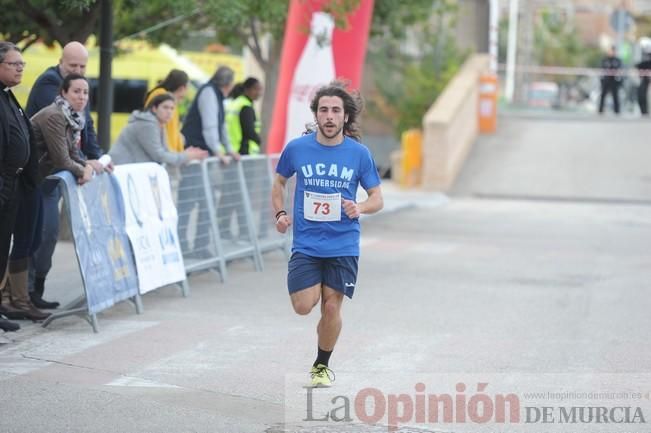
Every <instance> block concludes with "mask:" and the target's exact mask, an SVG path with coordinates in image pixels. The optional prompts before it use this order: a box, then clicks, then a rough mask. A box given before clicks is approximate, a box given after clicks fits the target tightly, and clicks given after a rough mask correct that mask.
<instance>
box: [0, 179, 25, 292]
mask: <svg viewBox="0 0 651 433" xmlns="http://www.w3.org/2000/svg"><path fill="white" fill-rule="evenodd" d="M11 181H12V183H13V184H12V185H7V184H6V183H5V184H4V185H2V188H4V189H5V191H3V196H4V197H6V198H7V201H6V202H5V203H4V204H3V205H2V206H1V207H0V280H2V277H4V275H5V272H6V271H7V263H8V262H9V247H10V245H11V235H12V234H13V232H14V224H15V222H16V214H18V207H19V206H20V198H21V196H22V194H23V193H24V191H25V187H24V186H23V183H22V181H21V180H20V178H15V179H14V178H12V179H11ZM8 190H9V191H8Z"/></svg>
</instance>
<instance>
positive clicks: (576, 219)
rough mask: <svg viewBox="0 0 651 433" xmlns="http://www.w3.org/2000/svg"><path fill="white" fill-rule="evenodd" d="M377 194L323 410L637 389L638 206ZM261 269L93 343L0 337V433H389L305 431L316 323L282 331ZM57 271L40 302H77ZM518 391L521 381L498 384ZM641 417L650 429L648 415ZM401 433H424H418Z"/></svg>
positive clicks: (644, 348) (645, 354)
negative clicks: (479, 383) (612, 386)
mask: <svg viewBox="0 0 651 433" xmlns="http://www.w3.org/2000/svg"><path fill="white" fill-rule="evenodd" d="M515 127H516V129H517V128H520V127H522V125H519V126H518V125H515ZM530 127H535V125H534V126H531V125H527V128H530ZM506 130H507V131H510V130H511V129H509V127H508V126H507V128H506ZM486 145H488V143H481V146H482V147H479V148H478V151H479V152H484V151H485V150H486V149H485V146H486ZM505 145H506V144H505ZM476 157H477V155H473V156H472V158H476ZM488 159H491V158H490V157H489V158H488ZM627 161H631V162H632V163H635V164H637V160H636V158H627ZM539 162H540V164H543V165H545V164H547V166H549V167H551V166H553V165H554V164H552V163H551V162H550V161H539ZM474 163H475V164H476V163H477V161H476V160H475V161H474ZM532 166H536V164H532ZM562 167H566V166H562ZM604 167H605V165H604ZM559 169H560V168H559ZM629 172H630V173H634V170H631V171H629ZM539 175H542V174H539ZM635 176H637V174H635ZM629 180H630V181H631V182H633V183H634V181H633V180H631V179H629ZM467 181H468V182H470V183H471V184H472V181H473V179H467ZM587 181H588V180H586V182H587ZM597 181H598V180H595V182H597ZM626 181H627V180H626V179H624V180H623V182H626ZM512 185H513V184H512ZM639 185H640V188H642V185H643V184H642V183H639ZM388 189H389V191H390V192H391V194H390V196H391V197H390V200H388V201H389V204H390V205H391V207H392V208H393V209H392V210H390V211H387V212H385V213H384V214H381V215H378V216H374V217H370V218H366V219H365V221H364V236H363V253H362V254H363V255H362V259H361V262H360V278H359V284H358V288H357V293H356V295H355V299H354V300H353V301H352V302H347V303H346V305H345V307H344V330H343V333H342V335H341V338H340V342H339V344H338V346H337V349H336V351H335V353H334V354H333V357H332V360H331V365H332V367H333V369H334V370H335V372H336V374H337V379H336V382H335V383H336V387H335V388H334V389H333V390H331V391H329V392H331V393H332V392H334V393H335V394H321V395H320V397H322V396H323V395H328V396H330V395H334V396H337V395H343V396H355V395H357V394H358V393H359V392H360V389H362V387H364V386H366V385H371V386H375V387H378V388H381V389H384V388H382V387H383V386H386V387H392V386H393V387H398V388H397V389H399V390H402V391H403V392H407V393H411V394H414V393H415V391H414V389H413V388H409V389H406V388H404V386H406V385H404V383H408V384H411V385H409V386H413V385H414V384H415V383H417V382H423V383H426V384H427V386H428V389H430V390H434V391H432V392H438V393H442V392H448V393H454V387H453V386H454V383H456V382H458V381H462V382H465V383H468V384H470V385H472V387H473V389H472V390H471V391H472V392H474V388H475V380H476V378H478V377H483V378H484V379H483V380H487V381H490V382H491V387H492V388H491V390H490V392H489V394H491V395H493V392H495V391H496V390H497V389H498V388H499V384H498V382H500V381H501V382H502V385H503V384H504V383H510V384H511V385H512V386H513V387H515V388H509V389H511V390H512V389H517V390H518V391H522V392H524V391H526V390H527V389H529V390H532V389H535V390H538V389H541V387H542V388H543V389H552V390H558V389H560V388H558V387H555V385H556V384H559V383H565V385H566V386H568V385H567V384H568V383H569V384H570V385H571V386H576V387H578V386H580V385H582V384H583V385H586V386H588V388H587V389H589V390H592V391H595V390H603V389H604V388H603V387H604V386H605V385H604V384H605V383H606V382H608V378H609V377H610V376H609V375H612V374H617V376H616V380H615V382H616V385H617V386H620V387H625V388H626V387H632V388H634V389H637V388H639V387H640V386H642V387H643V388H644V387H645V386H646V385H647V384H649V382H648V377H649V376H650V375H649V373H651V371H650V370H651V367H650V366H649V362H648V360H649V359H651V345H649V342H648V329H649V328H650V327H651V315H650V314H649V311H651V299H650V298H649V296H648V284H649V283H648V282H649V281H650V280H651V278H650V277H651V275H650V274H651V272H650V271H649V265H648V264H649V262H650V261H651V253H650V251H649V247H648V245H649V239H651V206H646V205H641V204H638V205H635V204H625V203H616V204H612V203H610V204H609V203H605V202H604V203H600V202H594V203H588V202H580V203H573V202H562V201H561V202H558V201H535V200H534V201H527V200H502V199H482V198H477V197H472V196H470V197H468V196H465V197H464V196H454V197H452V199H451V200H449V201H446V200H442V199H441V196H440V195H436V194H425V193H410V194H408V195H406V196H402V197H397V196H395V192H396V191H395V190H392V189H391V188H390V187H389V188H388ZM485 191H486V190H485ZM487 191H491V190H490V189H488V190H487ZM495 191H498V192H502V191H503V190H498V189H495ZM603 191H604V195H603V196H606V193H608V194H609V196H610V194H615V193H616V192H617V191H616V190H611V189H609V190H603ZM516 192H519V190H518V191H516ZM525 192H527V193H528V192H529V191H525ZM552 192H554V191H545V195H552ZM574 192H575V191H573V192H572V195H573V194H574ZM626 192H627V193H628V192H630V195H625V196H624V195H623V197H625V198H644V197H646V196H645V195H644V194H641V193H640V191H638V190H631V191H628V190H627V191H626ZM618 194H619V193H618ZM618 196H619V195H618ZM396 203H398V204H399V206H396ZM265 265H266V270H265V272H264V273H257V272H255V271H254V270H253V265H252V264H251V263H249V262H246V261H242V262H236V263H233V264H232V265H231V272H230V279H229V280H228V282H227V283H226V284H221V283H219V282H218V279H217V278H216V277H215V276H214V275H211V274H201V275H197V276H194V277H193V278H192V279H191V285H192V295H191V297H189V298H186V299H183V298H181V297H180V295H179V292H178V290H177V289H175V288H173V287H166V288H163V289H160V290H158V291H156V292H154V293H150V294H147V295H146V296H145V297H144V299H143V301H144V305H145V313H144V314H142V315H136V314H135V312H134V310H133V307H132V306H131V305H129V304H128V303H123V304H120V305H118V306H116V307H114V308H113V309H111V310H109V311H107V312H106V313H103V314H101V315H100V328H101V332H100V333H99V334H93V333H92V332H91V330H90V327H89V326H88V325H87V324H86V323H85V322H83V321H82V320H80V319H78V318H74V317H73V318H67V319H63V320H61V321H58V322H56V323H54V324H53V325H52V326H51V327H50V328H48V329H45V330H43V329H41V328H40V327H37V326H33V325H29V324H27V325H26V326H25V330H24V331H22V332H20V333H17V334H5V336H4V338H5V339H7V338H9V339H11V341H10V342H9V343H7V344H3V345H2V346H0V390H1V392H0V431H1V432H3V433H4V432H7V433H9V432H32V433H36V432H84V433H90V432H151V433H155V432H161V433H163V432H165V433H168V432H269V433H280V432H290V431H292V432H293V431H304V432H308V431H322V432H326V431H338V432H343V431H359V432H366V431H387V428H386V427H385V426H384V424H386V422H387V420H386V419H381V420H379V421H378V425H376V426H368V425H363V424H359V423H358V422H359V418H355V416H354V415H356V414H357V413H356V412H355V410H351V419H352V421H350V422H342V423H334V422H332V421H330V422H323V423H321V424H325V427H316V426H315V425H316V424H319V423H314V422H312V421H305V419H306V416H305V410H306V407H305V405H306V404H307V403H306V402H307V400H306V398H307V397H306V391H305V390H304V389H303V388H301V385H302V384H303V383H305V381H306V380H307V375H306V373H305V372H306V371H307V369H308V367H309V365H310V364H311V362H312V360H313V358H314V356H315V351H316V347H315V326H316V322H317V320H318V317H317V315H316V314H312V315H310V316H308V317H298V316H296V315H294V314H293V313H292V311H291V307H290V305H289V302H288V299H287V294H286V290H285V288H284V278H285V271H286V263H285V258H284V256H283V255H282V254H277V253H272V254H269V255H267V256H265ZM57 266H58V267H59V269H61V273H60V274H59V275H58V276H57V277H56V278H55V279H54V281H53V285H54V287H53V289H52V290H53V292H52V293H53V295H52V297H57V298H59V299H72V298H74V296H75V295H76V293H75V291H76V290H78V289H77V286H76V283H75V278H77V277H76V276H75V274H74V266H75V263H74V258H73V256H72V252H71V250H70V248H69V245H68V246H66V245H63V246H62V248H60V249H59V251H58V253H57ZM64 269H68V270H69V271H70V273H69V274H68V275H67V276H65V275H63V270H64ZM515 374H521V375H524V376H526V377H528V379H527V380H525V379H522V380H523V382H517V381H516V382H513V379H512V378H511V379H505V375H509V376H508V377H512V375H515ZM447 382H450V383H452V385H450V386H452V387H448V385H449V384H447ZM525 382H526V383H534V382H535V383H536V385H535V387H533V385H531V386H532V388H527V386H529V385H523V384H524V383H525ZM401 387H402V388H401ZM636 387H637V388H636ZM387 389H389V388H387ZM391 389H394V388H391ZM562 389H567V388H562ZM570 389H574V388H570ZM620 390H621V389H620ZM647 391H651V387H648V389H647ZM470 395H472V393H471V392H469V393H468V396H470ZM318 397H319V396H318ZM315 398H316V397H315ZM352 398H353V397H351V401H352ZM521 398H522V399H523V400H524V399H525V397H524V394H521ZM342 401H343V400H340V401H339V403H341V402H342ZM326 403H328V402H326ZM646 403H647V404H648V400H646ZM601 404H605V403H601ZM638 404H639V405H642V403H638ZM627 405H629V406H631V405H632V404H631V403H630V402H629V403H628V404H627ZM644 410H646V411H647V421H648V420H650V419H651V409H649V408H648V405H647V406H645V407H644ZM315 414H316V412H315ZM342 414H344V412H339V415H340V416H343V415H342ZM315 417H316V415H315ZM405 424H406V425H411V426H412V427H413V429H412V430H410V431H416V429H417V428H423V427H424V425H423V424H422V423H418V422H417V421H416V420H415V418H412V419H411V421H407V422H404V423H401V425H405ZM610 426H612V425H609V427H610ZM429 427H430V428H431V429H432V430H433V431H465V430H464V428H465V427H468V426H466V425H459V424H458V423H457V424H450V423H448V424H437V425H434V426H431V425H430V426H429ZM471 427H475V426H471ZM491 427H493V426H491ZM545 427H549V426H545ZM556 427H557V430H554V431H567V430H566V429H564V428H563V426H556ZM574 427H576V428H574ZM624 427H626V428H627V429H628V431H640V432H641V431H643V430H635V429H634V428H633V427H635V426H633V427H631V426H629V425H625V426H624ZM624 427H622V426H617V428H624ZM599 428H600V426H595V425H587V426H586V425H582V426H573V430H572V431H590V432H593V431H601V430H600V429H599ZM552 430H553V429H551V428H548V429H546V430H545V429H542V430H541V429H539V430H535V431H552ZM399 431H407V428H406V427H404V428H402V429H401V430H399ZM419 431H423V430H419ZM473 431H477V429H475V430H473ZM492 431H497V429H495V428H493V430H492ZM523 431H534V430H523ZM609 431H611V432H612V431H623V430H615V429H614V428H611V430H609Z"/></svg>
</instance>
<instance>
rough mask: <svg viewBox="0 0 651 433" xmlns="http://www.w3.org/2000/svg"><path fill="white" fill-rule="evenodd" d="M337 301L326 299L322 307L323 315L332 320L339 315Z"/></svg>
mask: <svg viewBox="0 0 651 433" xmlns="http://www.w3.org/2000/svg"><path fill="white" fill-rule="evenodd" d="M339 305H340V304H339V301H338V300H336V299H327V300H326V301H325V304H324V305H323V315H324V316H326V317H329V318H334V317H337V316H338V315H339Z"/></svg>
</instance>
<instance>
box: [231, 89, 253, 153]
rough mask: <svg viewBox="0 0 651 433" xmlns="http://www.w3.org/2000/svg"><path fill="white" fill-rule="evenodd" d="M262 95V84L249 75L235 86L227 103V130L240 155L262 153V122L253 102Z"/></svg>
mask: <svg viewBox="0 0 651 433" xmlns="http://www.w3.org/2000/svg"><path fill="white" fill-rule="evenodd" d="M261 95H262V84H261V83H260V81H259V80H258V79H257V78H253V77H249V78H247V79H246V80H244V82H243V83H238V84H236V85H235V87H233V90H231V93H230V94H229V95H228V97H229V99H230V101H229V102H228V103H227V104H226V131H227V132H228V138H229V139H230V141H231V146H232V147H233V151H234V152H237V153H239V154H240V155H257V154H258V153H260V145H261V140H260V124H259V122H258V121H257V117H256V114H255V109H254V108H253V103H254V102H255V101H256V100H258V99H259V98H260V96H261Z"/></svg>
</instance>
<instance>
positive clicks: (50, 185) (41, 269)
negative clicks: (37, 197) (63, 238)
mask: <svg viewBox="0 0 651 433" xmlns="http://www.w3.org/2000/svg"><path fill="white" fill-rule="evenodd" d="M39 190H40V193H41V198H42V203H43V222H42V224H41V242H40V246H39V247H38V249H37V250H36V251H35V252H34V254H33V255H32V266H31V267H30V280H31V281H33V280H34V277H35V276H36V277H37V278H45V277H47V274H48V273H49V272H50V269H52V256H53V255H54V249H55V248H56V246H57V240H58V239H59V201H61V190H60V189H59V181H54V180H49V179H46V180H45V181H43V183H42V184H41V186H40V187H39Z"/></svg>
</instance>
